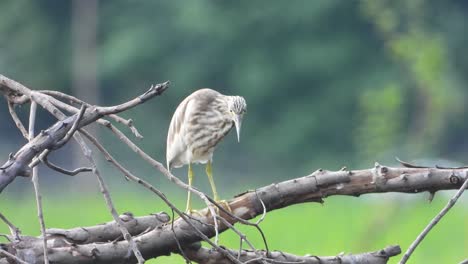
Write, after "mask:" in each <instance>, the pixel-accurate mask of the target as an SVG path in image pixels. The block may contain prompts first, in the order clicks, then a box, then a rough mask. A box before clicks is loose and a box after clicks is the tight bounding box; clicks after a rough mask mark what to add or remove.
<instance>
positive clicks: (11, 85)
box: [0, 75, 169, 192]
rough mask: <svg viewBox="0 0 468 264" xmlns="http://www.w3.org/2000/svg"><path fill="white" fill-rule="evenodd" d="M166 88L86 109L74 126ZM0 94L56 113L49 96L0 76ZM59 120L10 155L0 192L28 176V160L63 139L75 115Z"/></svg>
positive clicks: (1, 174)
mask: <svg viewBox="0 0 468 264" xmlns="http://www.w3.org/2000/svg"><path fill="white" fill-rule="evenodd" d="M168 86H169V82H165V83H162V84H158V85H154V86H151V88H150V89H149V90H148V91H146V92H145V93H144V94H142V95H140V96H139V97H137V98H135V99H133V100H130V101H128V102H126V103H123V104H120V105H116V106H111V107H92V108H91V109H88V110H89V111H86V112H85V114H84V115H83V118H82V120H81V121H80V122H79V124H78V128H81V127H83V126H86V125H88V124H90V123H92V122H94V121H96V120H98V119H99V118H101V117H103V116H105V115H109V114H116V113H118V112H121V111H124V110H126V109H129V108H131V107H134V106H136V105H138V104H141V103H144V102H145V101H147V100H149V99H151V98H153V97H155V96H157V95H160V94H161V93H162V92H164V91H165V90H166V89H167V87H168ZM0 92H2V93H4V94H5V95H6V96H7V98H11V97H12V96H13V97H15V98H16V97H19V96H23V95H25V96H28V97H30V98H31V99H32V100H34V101H36V102H37V103H38V104H39V105H41V106H42V107H44V108H46V109H47V110H48V111H50V112H53V113H57V109H54V108H53V106H52V105H51V104H50V103H48V101H47V98H49V96H47V95H43V94H41V93H38V92H35V91H32V90H30V89H29V88H27V87H25V86H23V85H21V84H20V83H18V82H16V81H13V80H11V79H8V78H7V77H5V76H3V75H0ZM62 118H63V120H61V121H58V122H57V123H55V124H54V125H53V126H52V127H50V128H49V129H47V130H45V131H42V132H41V133H39V135H38V136H36V137H35V138H34V139H33V140H31V141H30V142H29V143H28V144H26V145H24V146H23V147H22V148H21V149H20V150H18V151H17V152H16V154H15V155H14V156H12V158H11V159H9V160H8V161H7V162H6V163H5V164H4V165H3V166H1V167H0V192H2V191H3V189H5V187H6V186H8V185H9V184H10V183H11V182H12V181H13V180H14V179H15V178H16V177H17V176H22V175H29V174H30V168H29V166H28V164H29V163H30V162H31V161H32V159H33V158H34V157H35V156H36V155H37V154H39V153H41V152H42V151H44V150H45V149H49V148H52V147H53V146H54V144H56V142H58V141H59V140H60V139H62V138H63V137H65V135H66V133H67V132H68V131H69V130H70V128H71V127H72V125H73V121H74V120H75V116H71V117H67V118H65V116H63V117H62Z"/></svg>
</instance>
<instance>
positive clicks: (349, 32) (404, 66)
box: [0, 0, 468, 263]
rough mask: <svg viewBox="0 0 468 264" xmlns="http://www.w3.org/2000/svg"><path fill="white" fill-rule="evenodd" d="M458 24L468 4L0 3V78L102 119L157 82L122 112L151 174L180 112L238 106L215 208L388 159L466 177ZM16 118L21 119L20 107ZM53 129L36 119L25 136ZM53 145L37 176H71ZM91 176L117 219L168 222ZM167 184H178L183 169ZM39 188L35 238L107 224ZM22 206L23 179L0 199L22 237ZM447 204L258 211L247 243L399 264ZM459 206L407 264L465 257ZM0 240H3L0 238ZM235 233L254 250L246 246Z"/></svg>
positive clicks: (15, 136)
mask: <svg viewBox="0 0 468 264" xmlns="http://www.w3.org/2000/svg"><path fill="white" fill-rule="evenodd" d="M467 24H468V2H466V1H461V0H451V1H435V0H427V1H423V0H412V1H405V0H386V1H384V0H363V1H339V0H315V1H308V0H298V1H258V0H253V1H202V0H200V1H123V0H115V1H95V0H87V1H80V0H74V1H57V0H55V1H54V0H49V1H26V0H17V1H12V0H10V1H2V2H0V36H1V37H0V73H1V74H4V75H6V76H7V77H10V78H12V79H15V80H17V81H19V82H21V83H23V84H25V85H27V86H29V87H31V88H34V89H51V90H60V91H64V92H66V93H70V94H73V95H75V96H77V97H79V98H82V99H84V100H86V101H88V102H90V103H96V104H101V105H112V104H116V103H119V102H123V101H125V100H128V99H129V98H132V97H134V96H137V95H139V94H141V93H142V92H144V91H145V90H146V89H147V88H148V87H149V86H150V85H151V84H152V83H158V82H163V81H166V80H170V81H171V82H172V85H171V88H170V89H169V90H167V91H166V92H165V93H164V95H163V96H162V97H159V98H155V99H154V100H151V101H149V102H147V103H145V104H143V105H141V106H139V107H137V108H135V109H132V110H130V111H128V112H126V113H124V114H122V115H123V116H125V117H127V118H130V117H131V118H132V119H133V120H134V122H135V125H136V126H137V127H138V129H139V131H140V132H141V133H142V134H143V136H144V139H142V140H136V142H137V144H138V145H140V146H141V147H142V148H143V149H144V150H145V151H147V152H148V153H150V154H151V155H152V156H153V157H155V158H156V159H158V160H160V161H161V162H163V163H165V140H166V133H167V127H168V125H169V121H170V118H171V116H172V113H173V111H174V110H175V108H176V107H177V104H178V103H179V102H180V101H181V100H182V99H183V98H184V97H185V96H187V95H188V94H190V93H191V92H192V91H194V90H196V89H198V88H202V87H210V88H213V89H216V90H218V91H221V92H223V93H225V94H238V95H242V96H244V97H245V99H246V101H247V104H248V109H249V110H248V113H247V115H246V116H245V119H244V124H243V131H242V135H241V142H240V143H239V144H238V143H237V141H236V138H235V136H234V135H232V134H230V135H228V137H227V138H226V139H225V140H224V141H223V142H222V143H221V145H220V146H219V147H218V149H217V151H216V152H215V157H214V174H215V181H216V182H217V185H218V188H219V192H220V194H221V196H222V197H224V198H229V197H232V196H233V195H235V194H237V193H240V192H242V191H245V190H247V189H254V188H256V187H260V186H263V185H267V184H270V183H272V182H278V181H282V180H286V179H290V178H293V177H299V176H303V175H307V174H309V173H311V172H312V171H314V170H316V169H318V168H326V169H330V170H336V169H339V168H341V167H342V166H344V165H346V166H348V168H350V169H357V168H368V167H371V166H372V165H373V163H374V161H379V162H381V163H383V164H387V165H397V164H396V162H395V160H394V157H395V156H398V157H400V158H402V159H404V160H408V161H414V162H417V163H418V164H427V165H433V164H439V165H449V166H451V165H462V164H466V163H467V161H466V160H467V159H466V157H467V154H468V141H467V140H465V138H466V134H467V132H468V123H466V122H464V120H465V119H464V117H465V116H466V115H467V114H468V108H467V107H466V106H465V101H466V100H467V99H468V90H467V89H466V88H465V83H466V81H467V78H468V75H466V74H465V73H466V72H467V71H468V52H466V46H467V43H468V34H466V25H467ZM18 111H19V113H20V115H21V117H22V118H23V120H24V121H26V120H27V112H28V107H22V108H20V109H18ZM0 119H1V120H5V121H4V122H0V155H1V157H4V160H6V159H7V156H8V153H10V152H15V151H16V150H17V149H18V148H19V147H20V146H21V145H22V144H24V142H25V141H24V140H23V139H22V138H21V135H20V133H19V132H18V131H17V130H16V128H15V126H14V123H13V122H12V121H11V118H10V116H9V114H8V111H7V107H6V104H5V103H4V101H3V102H2V103H1V104H0ZM53 122H54V119H53V118H52V117H50V116H49V115H48V114H47V113H45V112H43V111H42V112H40V116H39V124H38V126H39V128H45V127H48V126H49V125H50V124H52V123H53ZM91 129H92V131H93V133H95V134H97V135H98V136H99V137H100V139H101V140H102V141H103V142H104V144H105V145H106V146H108V148H109V149H110V150H111V152H112V153H113V154H114V155H115V157H116V158H117V159H118V160H120V161H122V163H123V164H124V165H125V166H127V168H129V169H130V170H132V171H134V172H135V174H137V175H138V176H140V177H142V178H144V179H146V180H148V181H150V182H151V183H152V184H154V185H155V186H157V187H158V188H160V189H161V190H163V191H164V192H165V193H166V194H167V195H168V197H169V198H171V199H173V200H174V201H175V202H176V203H177V204H178V205H180V206H181V208H183V207H184V203H185V195H186V194H185V193H184V192H183V191H181V190H180V189H179V188H177V187H175V186H173V185H172V184H171V183H169V182H168V181H167V180H166V179H165V178H164V177H163V176H162V175H161V174H160V173H159V172H157V171H154V170H153V169H152V168H151V167H150V166H148V165H147V164H145V163H144V162H143V161H141V160H140V159H139V158H138V157H137V156H136V155H134V154H133V153H132V152H131V151H130V150H129V149H128V148H127V147H126V146H125V145H124V144H122V143H120V142H118V141H117V139H116V138H115V137H114V136H113V135H111V134H110V133H109V132H108V131H106V130H103V129H102V128H97V127H92V128H91ZM122 129H123V130H124V131H125V132H126V133H127V134H128V135H129V136H131V134H130V133H128V129H126V128H125V127H122ZM68 145H69V146H66V147H65V148H64V149H62V150H59V151H57V152H56V153H53V154H52V155H51V160H53V161H54V162H56V163H58V164H61V165H64V166H67V167H69V168H71V167H73V166H79V165H80V164H83V160H82V159H81V158H80V155H79V154H78V152H77V151H76V149H77V148H76V146H75V143H71V144H68ZM100 168H101V170H102V172H103V174H104V176H105V178H106V179H107V182H108V183H109V185H110V187H111V193H112V196H113V198H114V199H115V203H116V204H117V207H118V209H119V212H124V211H132V212H133V213H135V214H137V215H143V214H148V213H151V212H156V211H163V210H167V208H166V207H165V206H164V205H163V204H162V203H161V201H159V200H158V199H157V198H156V197H154V196H153V195H151V194H149V193H148V192H146V191H145V190H144V189H142V188H140V187H139V186H136V185H135V184H132V183H129V182H127V181H125V180H124V179H123V177H122V176H121V175H119V174H118V172H117V171H116V170H115V169H113V168H111V167H110V166H109V165H108V164H106V163H105V161H103V160H101V162H100ZM195 172H196V178H195V185H196V186H197V187H199V188H200V189H202V190H204V191H207V192H208V193H209V190H210V189H209V185H208V184H207V180H206V177H205V175H204V173H203V168H201V166H197V168H196V171H195ZM174 173H175V174H176V175H178V176H180V177H181V178H182V179H184V180H185V175H186V169H185V168H184V169H176V170H174ZM40 179H41V187H42V189H43V196H44V210H45V216H46V224H47V226H50V227H64V228H66V227H74V226H79V225H93V224H96V223H100V222H105V221H109V220H110V219H111V217H110V215H109V214H108V213H107V211H106V209H105V203H104V201H103V199H102V197H100V195H99V192H98V188H97V184H96V180H95V179H94V177H93V176H92V175H90V174H83V175H80V176H78V177H65V176H60V175H57V174H55V173H53V172H51V171H50V170H48V169H47V168H43V167H41V168H40ZM32 192H33V191H32V186H31V184H30V182H29V180H27V179H17V180H16V181H15V182H14V183H13V184H11V185H10V186H8V188H7V189H6V190H5V191H4V192H3V193H2V194H1V197H2V199H0V211H1V212H2V213H4V214H6V216H7V217H9V218H10V219H11V220H12V221H13V222H14V223H16V224H17V225H18V226H19V227H20V228H21V229H22V230H23V232H24V233H25V234H30V235H37V234H39V226H38V223H37V219H36V217H35V216H36V211H35V207H34V199H33V193H32ZM452 194H453V192H444V193H443V194H439V195H436V197H435V199H434V201H433V202H432V203H428V202H427V199H426V198H427V194H419V195H407V194H403V195H394V194H384V195H382V194H381V195H368V196H364V197H360V198H358V199H356V198H349V197H331V198H327V200H326V203H325V204H324V206H320V205H318V204H305V205H297V206H292V207H290V208H287V209H284V210H280V211H275V212H272V213H270V214H268V216H267V218H266V220H265V222H264V223H263V227H264V229H265V231H266V233H267V234H268V241H269V243H270V246H271V248H272V249H281V250H285V251H289V252H291V253H295V254H306V253H310V254H316V255H336V254H338V253H340V252H342V251H344V252H363V251H372V250H377V249H380V248H383V247H384V246H386V245H389V244H400V245H401V246H402V248H403V250H405V249H406V248H407V247H408V245H409V244H410V243H411V241H412V240H413V239H414V238H415V237H416V235H417V234H418V233H419V232H420V231H421V230H422V228H423V227H424V226H425V225H426V223H427V222H428V221H429V220H430V219H431V218H432V216H434V215H435V214H436V213H437V212H438V211H439V210H440V209H441V207H442V206H443V205H444V204H445V203H446V201H447V200H448V197H449V196H450V195H452ZM143 201H144V202H143ZM197 202H198V205H199V206H202V203H201V202H200V201H197ZM467 202H468V199H466V198H464V199H462V201H460V204H457V205H456V207H455V208H454V209H453V211H452V212H450V213H449V215H448V216H447V217H446V218H444V219H443V220H442V222H441V223H440V224H439V226H437V227H436V228H435V229H434V230H433V232H431V233H430V235H429V236H428V237H427V239H426V240H425V241H424V242H423V243H422V244H421V246H420V248H419V249H418V250H417V251H416V253H415V255H414V256H413V257H412V258H411V263H457V262H460V261H462V260H463V259H466V258H468V253H467V252H468V224H467V221H466V219H467V217H468V209H467V206H466V203H467ZM243 230H244V229H243ZM0 232H1V233H5V232H7V229H6V228H5V227H4V226H0ZM245 232H247V234H248V235H249V237H250V238H251V239H252V240H253V241H256V244H257V246H258V247H261V246H262V245H261V243H260V237H259V236H258V234H257V233H255V232H254V231H253V230H250V229H248V228H246V229H245ZM221 243H223V244H225V245H227V246H230V247H234V248H235V247H237V246H238V240H237V238H236V237H235V236H234V235H233V234H223V235H222V238H221ZM400 257H401V256H400ZM398 259H399V258H398V257H397V258H395V259H394V260H393V261H391V262H390V263H396V262H397V260H398ZM155 263H183V261H182V259H181V258H178V257H170V258H160V259H157V260H155Z"/></svg>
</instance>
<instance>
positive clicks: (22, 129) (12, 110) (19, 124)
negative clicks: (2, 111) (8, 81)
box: [5, 97, 29, 140]
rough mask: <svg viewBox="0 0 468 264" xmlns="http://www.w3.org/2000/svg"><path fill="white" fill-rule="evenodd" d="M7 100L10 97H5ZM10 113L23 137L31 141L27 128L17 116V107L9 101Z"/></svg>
mask: <svg viewBox="0 0 468 264" xmlns="http://www.w3.org/2000/svg"><path fill="white" fill-rule="evenodd" d="M5 98H6V99H7V100H8V97H5ZM8 111H9V112H10V115H11V118H12V119H13V121H14V122H15V125H16V127H17V128H18V129H19V131H20V132H21V134H22V135H23V137H24V138H25V139H26V140H28V139H29V135H28V131H26V128H25V127H24V125H23V123H22V122H21V120H20V119H19V117H18V115H17V114H16V111H15V106H14V105H13V103H12V102H11V101H8Z"/></svg>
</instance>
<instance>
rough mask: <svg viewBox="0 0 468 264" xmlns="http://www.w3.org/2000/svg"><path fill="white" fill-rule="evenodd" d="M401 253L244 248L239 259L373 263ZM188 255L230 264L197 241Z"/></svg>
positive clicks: (203, 263)
mask: <svg viewBox="0 0 468 264" xmlns="http://www.w3.org/2000/svg"><path fill="white" fill-rule="evenodd" d="M228 250H229V252H231V254H237V251H235V250H232V249H228ZM400 253H401V249H400V247H399V246H388V247H386V248H384V249H381V250H378V251H374V252H368V253H362V254H355V255H351V254H350V255H344V254H343V255H338V256H334V257H319V256H296V255H292V254H289V253H286V252H281V251H271V252H268V254H267V252H266V251H249V250H242V251H241V252H240V255H239V260H240V261H241V262H242V263H249V264H259V263H264V262H266V263H287V264H294V263H301V264H338V263H339V264H354V263H372V264H385V263H387V261H388V259H389V258H390V257H393V256H396V255H398V254H400ZM185 254H187V257H188V258H189V259H190V260H192V261H195V262H197V263H200V264H214V263H216V264H230V263H231V262H230V261H229V260H228V259H226V258H225V257H224V256H223V255H222V254H220V253H219V252H217V251H214V250H211V249H208V248H205V247H201V245H200V244H198V243H196V244H195V245H191V246H190V247H189V248H187V249H186V250H185Z"/></svg>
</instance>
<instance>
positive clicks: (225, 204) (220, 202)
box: [216, 200, 232, 214]
mask: <svg viewBox="0 0 468 264" xmlns="http://www.w3.org/2000/svg"><path fill="white" fill-rule="evenodd" d="M216 203H217V204H218V205H219V206H221V207H223V208H224V209H226V210H227V211H228V212H230V213H232V210H231V206H229V202H228V201H226V200H217V201H216ZM216 213H217V214H219V208H218V207H216Z"/></svg>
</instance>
